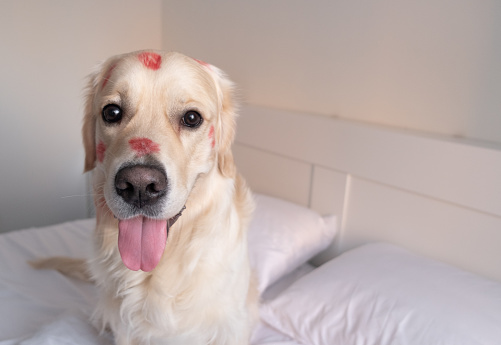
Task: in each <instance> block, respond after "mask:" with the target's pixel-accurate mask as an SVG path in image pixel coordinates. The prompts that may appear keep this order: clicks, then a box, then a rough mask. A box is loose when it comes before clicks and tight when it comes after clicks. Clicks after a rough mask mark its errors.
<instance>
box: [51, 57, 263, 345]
mask: <svg viewBox="0 0 501 345" xmlns="http://www.w3.org/2000/svg"><path fill="white" fill-rule="evenodd" d="M232 97H233V91H232V83H231V82H230V81H229V80H228V79H227V78H226V77H225V75H224V74H223V73H222V72H221V71H220V70H219V69H217V68H216V67H214V66H212V65H209V64H207V63H204V62H202V61H199V60H195V59H193V58H190V57H187V56H184V55H182V54H179V53H164V52H158V51H139V52H133V53H129V54H124V55H120V56H115V57H112V58H110V59H108V60H107V61H106V62H104V63H103V64H102V65H101V67H100V69H99V70H98V71H97V72H96V73H94V74H92V75H91V76H90V82H89V87H88V92H87V98H86V106H85V118H84V124H83V130H82V132H83V141H84V147H85V155H86V157H85V170H86V171H89V170H93V194H94V201H95V207H96V221H97V224H96V230H95V235H94V248H95V253H94V254H93V258H92V259H91V260H90V261H89V263H88V265H89V271H90V276H91V278H92V280H93V281H94V282H95V283H96V284H97V286H98V288H99V291H100V299H99V302H98V305H97V310H96V312H95V315H94V319H95V320H97V321H98V322H99V326H100V327H101V328H102V329H105V328H111V330H112V331H113V333H114V336H115V339H116V343H117V344H118V345H125V344H169V345H176V344H185V345H197V344H203V345H206V344H227V345H239V344H248V343H249V337H250V334H251V329H252V325H253V323H254V319H255V317H256V314H257V312H256V311H257V296H258V294H257V291H256V289H255V287H254V284H253V283H252V282H251V280H252V279H251V270H250V268H249V262H248V253H247V233H246V228H247V225H248V222H249V220H250V216H251V212H252V209H253V202H252V199H251V195H250V192H249V190H248V188H247V187H246V185H245V182H244V180H243V179H242V178H241V177H240V176H239V175H238V174H237V171H236V169H235V165H234V162H233V156H232V152H231V144H232V142H233V139H234V135H235V107H234V104H233V99H232ZM53 266H57V264H55V265H53ZM63 266H64V264H63ZM71 269H72V268H70V266H68V269H67V271H68V270H71ZM63 270H64V269H63Z"/></svg>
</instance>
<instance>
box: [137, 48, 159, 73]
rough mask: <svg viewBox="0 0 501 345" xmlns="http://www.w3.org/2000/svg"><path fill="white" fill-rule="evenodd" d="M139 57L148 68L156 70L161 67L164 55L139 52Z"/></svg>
mask: <svg viewBox="0 0 501 345" xmlns="http://www.w3.org/2000/svg"><path fill="white" fill-rule="evenodd" d="M137 57H138V59H139V61H141V63H142V64H143V65H144V66H145V67H146V68H149V69H152V70H154V71H156V70H157V69H159V68H160V65H161V64H162V57H161V56H160V55H158V54H156V53H148V52H144V53H141V54H139V55H138V56H137Z"/></svg>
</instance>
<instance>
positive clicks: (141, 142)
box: [129, 138, 160, 157]
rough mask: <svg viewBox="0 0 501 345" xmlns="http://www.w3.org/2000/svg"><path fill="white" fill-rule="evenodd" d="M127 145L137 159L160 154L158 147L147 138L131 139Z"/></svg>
mask: <svg viewBox="0 0 501 345" xmlns="http://www.w3.org/2000/svg"><path fill="white" fill-rule="evenodd" d="M129 145H130V147H131V149H132V150H134V151H135V152H136V154H137V155H138V156H139V157H142V156H145V155H148V154H150V153H157V152H160V146H159V145H158V144H157V143H155V142H153V141H151V140H150V139H148V138H132V139H131V140H129Z"/></svg>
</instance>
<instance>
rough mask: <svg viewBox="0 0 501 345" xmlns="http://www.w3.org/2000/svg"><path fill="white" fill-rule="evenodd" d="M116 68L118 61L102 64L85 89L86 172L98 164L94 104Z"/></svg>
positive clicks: (84, 139) (83, 130) (84, 141)
mask: <svg viewBox="0 0 501 345" xmlns="http://www.w3.org/2000/svg"><path fill="white" fill-rule="evenodd" d="M115 66H116V59H115V58H111V59H108V60H107V61H105V62H104V63H102V64H100V65H99V66H98V67H97V68H96V71H95V72H94V73H91V74H90V75H89V77H88V83H87V87H86V89H85V107H84V119H83V126H82V138H83V144H84V149H85V164H84V172H87V171H90V170H92V169H94V166H95V163H96V120H97V119H96V114H94V102H95V99H96V95H97V93H98V91H99V89H100V88H104V87H105V86H106V84H107V82H108V79H109V78H110V77H111V73H112V72H113V69H114V68H115Z"/></svg>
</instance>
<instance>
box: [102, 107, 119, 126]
mask: <svg viewBox="0 0 501 345" xmlns="http://www.w3.org/2000/svg"><path fill="white" fill-rule="evenodd" d="M121 119H122V109H121V108H120V107H119V106H118V105H116V104H108V105H107V106H105V107H104V108H103V120H104V121H105V122H108V123H115V122H118V121H120V120H121Z"/></svg>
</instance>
